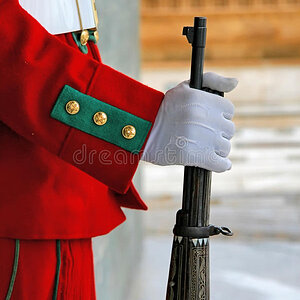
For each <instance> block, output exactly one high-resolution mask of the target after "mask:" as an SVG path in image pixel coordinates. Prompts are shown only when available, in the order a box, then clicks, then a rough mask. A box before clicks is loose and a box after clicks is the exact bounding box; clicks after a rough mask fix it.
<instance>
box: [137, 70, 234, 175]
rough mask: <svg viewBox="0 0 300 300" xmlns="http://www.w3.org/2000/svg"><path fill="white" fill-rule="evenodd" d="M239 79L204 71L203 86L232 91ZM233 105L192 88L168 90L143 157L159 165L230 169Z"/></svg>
mask: <svg viewBox="0 0 300 300" xmlns="http://www.w3.org/2000/svg"><path fill="white" fill-rule="evenodd" d="M237 83H238V81H237V79H235V78H225V77H222V76H220V75H217V74H215V73H205V74H204V76H203V86H204V87H208V88H210V89H213V90H217V91H220V92H230V91H231V90H233V89H234V88H235V87H236V86H237ZM233 113H234V106H233V104H232V103H231V102H230V101H229V100H227V99H225V98H223V97H220V96H218V95H215V94H211V93H207V92H204V91H201V90H196V89H192V88H190V87H189V81H184V82H182V83H180V84H179V85H178V86H176V87H175V88H173V89H171V90H169V91H168V92H167V93H166V95H165V98H164V100H163V102H162V104H161V106H160V108H159V111H158V114H157V117H156V119H155V122H154V125H153V129H152V131H151V133H150V136H149V139H148V141H147V144H146V146H145V150H144V153H143V155H142V158H141V159H142V160H143V161H147V162H151V163H153V164H156V165H162V166H165V165H184V166H197V167H201V168H204V169H207V170H210V171H214V172H224V171H226V170H229V169H230V168H231V161H230V160H229V159H228V158H227V156H228V155H229V152H230V148H231V145H230V139H231V138H232V137H233V135H234V131H235V127H234V124H233V122H232V121H231V119H232V117H233Z"/></svg>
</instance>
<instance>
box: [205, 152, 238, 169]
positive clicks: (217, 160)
mask: <svg viewBox="0 0 300 300" xmlns="http://www.w3.org/2000/svg"><path fill="white" fill-rule="evenodd" d="M231 166H232V163H231V161H230V159H228V158H224V157H221V156H220V155H218V154H217V153H215V152H212V153H211V156H210V158H209V160H208V161H207V165H206V166H205V168H206V169H207V170H210V171H213V172H217V173H221V172H225V171H227V170H230V169H231Z"/></svg>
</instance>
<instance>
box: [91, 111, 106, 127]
mask: <svg viewBox="0 0 300 300" xmlns="http://www.w3.org/2000/svg"><path fill="white" fill-rule="evenodd" d="M93 119H94V122H95V124H97V125H99V126H102V125H104V124H105V123H106V122H107V115H106V113H104V112H102V111H98V112H96V113H95V114H94V118H93Z"/></svg>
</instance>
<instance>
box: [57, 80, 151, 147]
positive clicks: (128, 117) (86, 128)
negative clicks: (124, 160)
mask: <svg viewBox="0 0 300 300" xmlns="http://www.w3.org/2000/svg"><path fill="white" fill-rule="evenodd" d="M69 101H76V102H78V104H79V106H80V109H79V112H78V113H76V114H73V115H71V114H69V113H68V112H67V111H66V104H67V103H68V102H69ZM97 112H104V113H105V114H106V115H107V122H106V123H105V124H104V125H102V126H99V125H96V124H95V122H94V120H93V117H94V114H95V113H97ZM51 117H52V118H54V119H57V120H59V121H61V122H63V123H65V124H67V125H69V126H71V127H74V128H77V129H79V130H81V131H83V132H85V133H88V134H90V135H93V136H95V137H97V138H100V139H103V140H105V141H107V142H109V143H112V144H114V145H116V146H118V147H121V148H123V149H125V150H127V151H129V152H135V153H136V152H138V151H140V150H141V148H142V146H143V144H144V142H145V139H146V137H147V135H148V132H149V130H150V128H151V125H152V124H151V122H149V121H146V120H144V119H142V118H139V117H137V116H135V115H133V114H130V113H128V112H126V111H123V110H121V109H119V108H117V107H115V106H112V105H109V104H107V103H104V102H102V101H99V100H97V99H95V98H93V97H90V96H88V95H85V94H83V93H81V92H79V91H77V90H75V89H73V88H71V87H70V86H68V85H65V86H64V88H63V90H62V92H61V93H60V95H59V97H58V99H57V101H56V103H55V105H54V108H53V110H52V112H51ZM127 125H132V126H134V127H135V129H136V135H135V136H134V137H133V138H132V139H126V138H124V137H123V135H122V129H123V128H124V127H125V126H127Z"/></svg>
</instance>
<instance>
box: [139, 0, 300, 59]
mask: <svg viewBox="0 0 300 300" xmlns="http://www.w3.org/2000/svg"><path fill="white" fill-rule="evenodd" d="M172 3H173V4H172ZM174 3H176V5H174ZM188 3H196V4H197V5H195V6H191V5H188ZM150 4H151V5H152V6H151V5H150ZM171 4H172V5H171ZM245 4H246V5H245ZM197 15H198V16H199V15H200V16H206V17H207V19H208V36H207V37H208V38H207V51H206V60H211V61H216V62H217V63H218V64H219V63H222V62H230V63H232V62H237V63H240V62H242V63H245V62H247V61H248V62H253V61H254V62H255V63H257V62H260V61H262V60H265V59H269V60H273V61H274V60H277V61H280V60H287V59H288V60H300V31H299V28H300V5H299V0H295V1H289V0H269V1H267V0H264V1H262V0H256V1H250V0H247V1H246V0H244V2H243V1H241V0H240V1H237V0H226V1H225V0H219V1H210V0H208V1H194V2H192V1H191V0H189V1H187V0H184V1H183V0H181V1H177V2H174V1H167V0H159V1H158V0H157V1H149V0H148V1H145V2H144V5H143V9H142V35H141V36H142V49H143V52H142V53H143V61H146V62H153V61H160V62H166V61H189V58H190V51H191V49H190V47H188V45H187V43H186V42H185V40H184V39H183V37H182V36H181V33H182V27H183V26H190V25H192V24H193V17H194V16H197Z"/></svg>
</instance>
